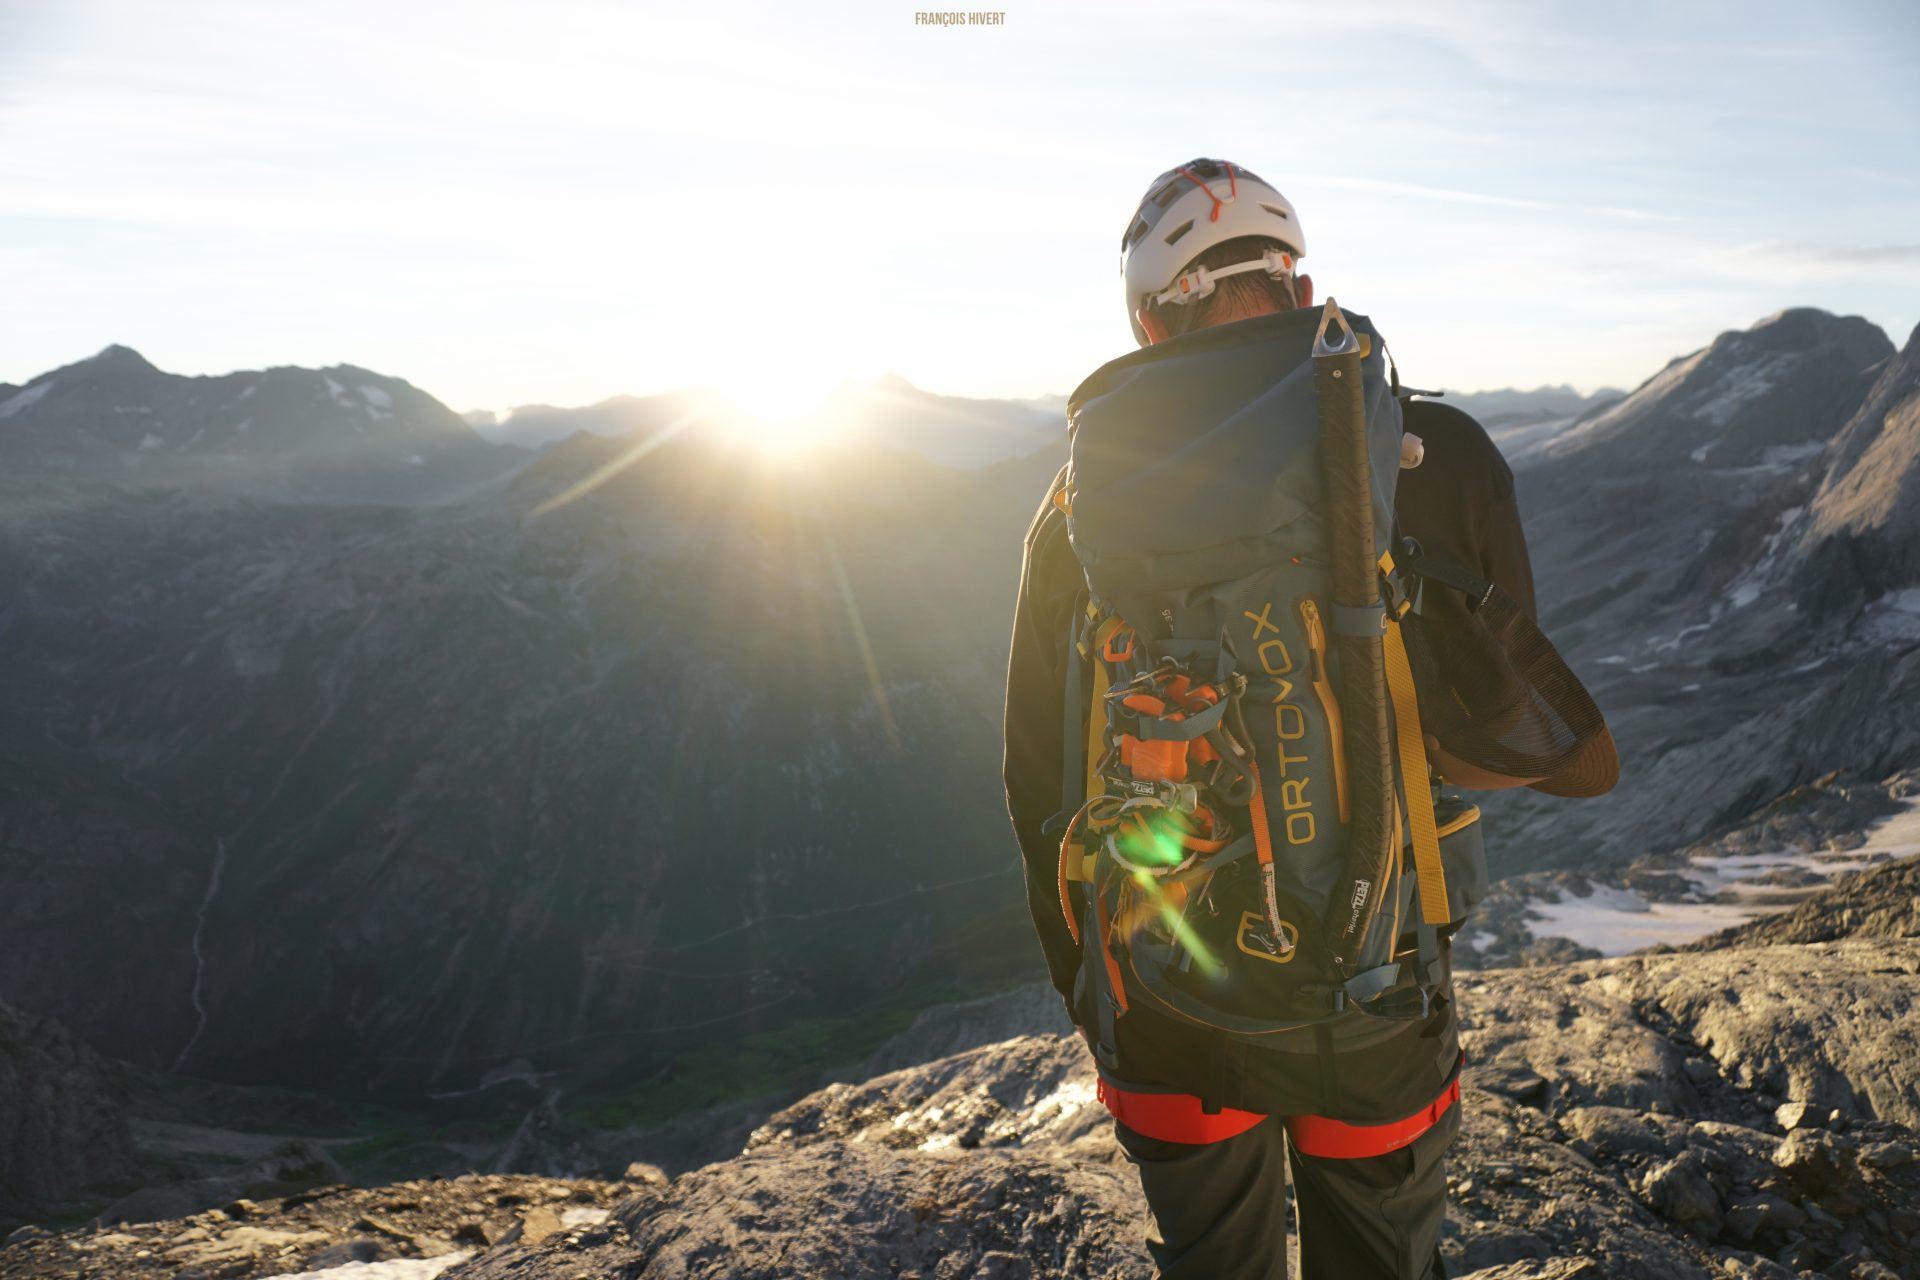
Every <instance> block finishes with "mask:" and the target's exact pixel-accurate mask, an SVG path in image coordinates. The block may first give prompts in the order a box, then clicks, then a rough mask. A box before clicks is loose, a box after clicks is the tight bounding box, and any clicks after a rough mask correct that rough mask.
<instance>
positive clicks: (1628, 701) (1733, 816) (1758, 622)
mask: <svg viewBox="0 0 1920 1280" xmlns="http://www.w3.org/2000/svg"><path fill="white" fill-rule="evenodd" d="M1917 354H1920V349H1916V347H1915V345H1914V344H1913V343H1912V342H1910V343H1909V344H1908V347H1907V349H1906V350H1905V351H1903V352H1899V353H1896V352H1894V351H1893V349H1892V346H1891V344H1890V343H1888V342H1887V340H1886V339H1885V337H1884V335H1882V334H1881V333H1880V332H1879V331H1878V330H1877V329H1875V328H1874V327H1873V326H1872V325H1870V324H1868V323H1867V322H1865V321H1863V320H1860V319H1858V318H1857V317H1844V318H1843V317H1836V316H1831V315H1828V314H1826V313H1824V312H1817V311H1810V310H1806V309H1796V310H1789V311H1785V312H1782V313H1779V314H1778V315H1776V316H1773V317H1769V318H1768V319H1766V320H1763V321H1761V322H1760V323H1759V324H1757V325H1755V326H1754V327H1753V328H1752V329H1749V330H1746V331H1743V332H1738V333H1730V334H1725V335H1722V337H1721V338H1719V339H1717V340H1716V341H1715V342H1714V343H1713V344H1711V345H1710V346H1708V347H1706V348H1703V349H1702V350H1701V351H1698V352H1695V353H1693V354H1692V355H1690V356H1686V357H1681V358H1679V359H1677V360H1675V361H1674V362H1673V363H1672V364H1670V365H1669V366H1668V367H1667V368H1666V369H1664V370H1662V371H1661V372H1660V373H1659V374H1657V375H1655V376H1654V377H1653V378H1651V379H1649V380H1648V381H1647V382H1646V383H1644V384H1643V385H1642V386H1640V387H1639V388H1636V389H1635V390H1634V391H1633V392H1632V393H1631V394H1629V395H1628V396H1627V397H1626V398H1625V399H1623V400H1622V401H1620V402H1619V403H1618V404H1616V405H1614V406H1613V407H1611V408H1609V409H1607V410H1605V411H1603V412H1601V413H1598V414H1595V415H1593V416H1591V417H1589V418H1588V419H1586V420H1584V421H1583V422H1582V423H1580V424H1579V425H1578V427H1577V428H1574V429H1569V430H1568V431H1567V432H1565V433H1563V434H1561V435H1560V436H1558V437H1557V438H1556V439H1555V440H1554V441H1553V443H1552V445H1551V447H1549V448H1547V449H1545V450H1544V451H1542V452H1541V453H1540V454H1538V455H1536V456H1534V457H1531V458H1525V459H1521V460H1520V461H1519V462H1517V463H1516V465H1515V482H1516V487H1517V490H1518V494H1519V498H1520V503H1521V511H1522V516H1523V519H1524V521H1525V523H1526V527H1527V531H1528V538H1529V543H1530V546H1531V551H1532V555H1533V564H1534V575H1535V580H1536V586H1537V592H1538V596H1539V601H1540V616H1541V623H1542V626H1543V628H1544V629H1545V630H1546V631H1547V633H1548V634H1549V635H1550V636H1552V637H1553V639H1554V641H1555V643H1556V645H1558V647H1559V648H1560V649H1561V651H1562V652H1563V654H1565V655H1566V657H1567V658H1568V661H1569V663H1570V665H1571V666H1572V667H1573V668H1574V670H1575V671H1576V672H1578V673H1579V674H1580V675H1581V677H1582V678H1583V680H1585V681H1586V683H1587V685H1588V687H1589V688H1590V689H1591V690H1592V692H1593V694H1594V697H1595V700H1596V701H1597V702H1598V703H1599V705H1600V706H1601V707H1602V708H1603V709H1604V710H1605V711H1606V713H1607V716H1608V721H1609V724H1610V725H1611V727H1612V729H1613V732H1614V736H1615V739H1616V740H1617V741H1618V743H1619V745H1620V749H1621V758H1622V769H1623V771H1622V777H1621V782H1620V785H1619V786H1618V788H1616V790H1615V791H1614V792H1613V794H1611V795H1609V796H1606V797H1602V798H1600V799H1598V800H1593V801H1583V802H1581V803H1579V804H1577V805H1567V804H1564V803H1562V802H1556V801H1553V800H1551V799H1549V798H1546V797H1542V796H1539V795H1537V794H1534V793H1504V794H1500V795H1495V796H1491V797H1489V798H1488V802H1487V804H1486V806H1485V807H1486V808H1487V810H1488V813H1489V817H1490V820H1491V822H1492V827H1491V838H1490V839H1489V848H1490V850H1492V851H1493V856H1494V857H1495V859H1496V872H1497V873H1505V872H1509V871H1514V870H1521V869H1532V868H1540V867H1547V868H1552V867H1571V866H1576V865H1578V864H1580V863H1582V862H1585V861H1589V860H1591V859H1593V858H1595V857H1596V856H1604V857H1605V858H1606V859H1608V860H1609V861H1616V862H1628V861H1632V860H1633V859H1635V858H1637V857H1641V856H1645V855H1647V854H1651V853H1657V852H1659V851H1661V850H1664V849H1668V848H1673V847H1676V846H1678V845H1681V844H1684V843H1686V842H1688V841H1690V840H1693V839H1696V838H1699V837H1701V836H1704V835H1707V834H1709V833H1711V832H1713V831H1714V830H1716V829H1718V828H1719V827H1721V826H1724V825H1725V824H1727V823H1729V822H1733V821H1737V820H1738V819H1740V818H1741V817H1742V816H1743V815H1745V814H1746V813H1748V812H1749V811H1750V810H1752V809H1753V808H1754V807H1755V806H1756V805H1758V804H1761V803H1763V802H1764V801H1766V800H1767V799H1768V798H1770V797H1772V796H1774V795H1777V794H1779V793H1781V792H1784V791H1787V790H1789V789H1790V788H1792V787H1794V786H1797V785H1799V784H1802V783H1805V782H1809V781H1812V780H1813V779H1815V778H1817V777H1820V776H1821V775H1823V774H1826V773H1829V772H1831V771H1833V770H1835V769H1843V768H1844V769H1850V770H1852V771H1854V772H1855V773H1857V774H1859V775H1861V776H1865V777H1874V778H1878V777H1883V776H1885V775H1887V774H1890V773H1893V772H1895V771H1897V770H1899V769H1901V768H1904V767H1907V766H1909V765H1911V764H1912V763H1914V762H1915V761H1916V760H1920V736H1916V731H1915V727H1914V725H1913V723H1912V722H1911V719H1910V717H1908V716H1906V715H1905V714H1903V713H1902V712H1901V711H1900V710H1899V708H1901V707H1903V706H1906V705H1910V700H1911V699H1912V698H1913V697H1915V696H1920V650H1917V649H1916V647H1915V645H1916V642H1920V615H1916V614H1915V613H1914V612H1912V611H1911V610H1910V608H1909V602H1908V600H1907V598H1906V597H1905V596H1903V595H1901V594H1900V591H1899V588H1901V587H1903V586H1905V585H1907V584H1908V582H1909V578H1908V576H1907V575H1906V572H1905V570H1904V569H1901V568H1899V567H1898V565H1897V564H1896V563H1895V562H1894V561H1893V560H1891V559H1883V560H1880V561H1876V562H1875V563H1876V565H1877V566H1878V567H1877V568H1876V569H1875V573H1876V574H1877V576H1876V577H1875V578H1874V579H1873V580H1874V581H1875V583H1876V584H1877V585H1876V587H1875V590H1874V592H1872V593H1867V592H1863V591H1857V590H1856V591H1854V592H1853V593H1852V594H1851V595H1846V596H1844V597H1843V596H1840V595H1836V596H1834V597H1833V598H1829V599H1817V598H1812V597H1808V596H1806V595H1805V590H1806V582H1807V581H1808V580H1807V579H1806V578H1805V577H1804V576H1800V575H1801V574H1803V573H1804V570H1800V569H1799V568H1798V566H1801V565H1811V564H1814V563H1815V562H1816V561H1818V560H1819V558H1820V557H1822V556H1824V555H1827V554H1830V553H1829V552H1825V551H1822V550H1821V549H1820V548H1821V547H1823V546H1827V545H1830V543H1831V539H1830V538H1829V535H1828V534H1827V533H1826V532H1824V531H1823V530H1819V529H1814V528H1811V527H1809V526H1806V525H1805V524H1804V521H1803V516H1804V512H1805V511H1806V510H1807V508H1808V504H1809V503H1810V502H1812V501H1813V500H1814V496H1815V494H1816V492H1817V491H1819V489H1820V487H1821V485H1822V484H1823V483H1825V481H1824V477H1825V476H1826V473H1827V471H1828V468H1829V464H1830V459H1831V458H1832V457H1834V456H1837V455H1838V454H1840V453H1844V452H1845V451H1846V449H1847V448H1848V446H1846V445H1843V444H1841V443H1840V442H1841V441H1842V439H1843V438H1846V437H1848V435H1849V432H1850V431H1851V432H1852V434H1853V436H1854V438H1857V437H1858V433H1859V429H1857V428H1850V423H1852V422H1854V421H1855V420H1856V418H1857V417H1858V416H1859V415H1860V414H1861V413H1862V406H1863V404H1865V403H1866V401H1867V400H1868V398H1869V393H1870V392H1872V391H1873V390H1874V388H1875V387H1876V385H1882V386H1885V387H1888V388H1894V387H1899V386H1903V385H1906V384H1905V383H1903V382H1902V381H1901V380H1900V378H1901V375H1899V374H1897V373H1895V372H1894V371H1895V370H1898V369H1901V368H1905V367H1908V366H1910V365H1911V364H1912V363H1913V362H1914V360H1915V359H1916V358H1917ZM1889 394H1891V392H1889ZM1868 412H1869V413H1871V412H1872V411H1870V410H1869V411H1868ZM1900 465H1903V464H1901V463H1900V462H1899V460H1898V459H1897V458H1892V457H1890V458H1889V459H1888V469H1887V471H1886V474H1884V475H1882V476H1881V478H1880V481H1879V483H1881V484H1884V485H1887V486H1890V487H1892V488H1894V489H1896V490H1897V489H1898V487H1899V486H1900V485H1902V484H1904V483H1906V480H1905V479H1904V478H1903V477H1904V473H1903V472H1901V471H1900V470H1899V469H1898V468H1899V466H1900ZM1549 832H1550V833H1551V839H1550V841H1543V837H1545V836H1546V835H1547V834H1548V833H1549Z"/></svg>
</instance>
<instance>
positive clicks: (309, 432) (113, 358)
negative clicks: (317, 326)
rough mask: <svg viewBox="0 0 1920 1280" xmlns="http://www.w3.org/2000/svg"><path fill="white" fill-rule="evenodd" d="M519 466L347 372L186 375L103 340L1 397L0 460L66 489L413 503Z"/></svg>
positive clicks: (386, 387)
mask: <svg viewBox="0 0 1920 1280" xmlns="http://www.w3.org/2000/svg"><path fill="white" fill-rule="evenodd" d="M525 458H526V454H525V451H524V450H521V449H518V448H515V447H512V446H507V445H496V444H491V443H489V442H487V441H485V440H483V439H481V438H480V437H479V436H478V435H476V434H474V432H473V431H472V430H471V429H470V428H469V427H468V426H467V424H466V423H465V421H463V420H462V419H461V418H460V417H459V415H457V414H455V413H454V412H453V411H452V410H450V409H448V408H447V407H446V406H445V405H443V404H441V403H440V402H439V401H437V400H435V399H434V398H433V397H432V396H430V395H427V394H426V393H425V392H423V391H420V390H418V389H417V388H415V387H413V386H412V385H411V384H409V383H407V382H404V381H402V380H401V379H398V378H391V377H387V376H384V375H382V374H377V373H374V372H372V371H370V370H366V369H360V368H356V367H354V366H352V365H334V366H331V367H329V368H326V369H296V368H275V369H265V370H251V371H245V372H239V373H230V374H225V375H222V376H219V377H197V378H190V377H181V376H179V375H176V374H169V373H163V372H162V371H160V370H159V369H157V368H155V367H154V366H153V365H152V364H150V363H149V362H148V361H147V360H146V358H145V357H143V356H142V355H141V354H140V353H139V352H137V351H134V350H133V349H132V348H130V347H123V346H109V347H106V348H105V349H103V350H102V351H100V352H99V353H98V354H96V355H94V356H91V357H89V358H87V359H85V360H80V361H76V362H75V363H73V364H70V365H65V366H62V367H61V368H58V369H54V370H50V371H49V372H47V373H43V374H41V375H40V376H39V377H36V378H33V379H31V380H29V381H28V382H27V383H26V384H25V385H24V386H21V387H17V388H8V389H7V390H6V391H5V392H3V393H0V465H3V466H5V467H6V468H7V469H8V470H9V471H12V472H14V473H15V474H33V473H39V474H43V475H46V476H49V477H57V478H59V479H61V480H66V481H74V480H79V481H90V482H96V483H106V484H115V485H126V486H135V487H143V488H152V487H171V488H181V487H185V488H204V489H209V490H213V491H216V492H222V493H234V494H247V495H256V496H261V497H269V498H275V499H280V500H304V501H332V502H340V501H350V502H388V503H405V504H412V503H419V502H427V501H444V500H446V499H449V498H452V497H457V496H460V495H462V494H466V493H471V492H474V491H477V490H478V489H480V488H483V487H484V486H485V485H487V484H488V483H489V482H492V481H494V480H497V479H499V478H500V477H502V476H504V475H506V474H507V473H509V472H511V471H512V470H514V469H515V468H517V467H518V466H520V465H521V464H522V463H523V462H524V461H525Z"/></svg>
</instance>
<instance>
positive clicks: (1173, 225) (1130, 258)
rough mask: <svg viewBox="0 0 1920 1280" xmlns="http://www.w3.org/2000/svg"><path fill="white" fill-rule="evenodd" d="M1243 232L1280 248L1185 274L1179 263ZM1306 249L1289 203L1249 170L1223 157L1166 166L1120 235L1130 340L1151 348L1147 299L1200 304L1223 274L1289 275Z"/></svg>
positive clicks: (1296, 218)
mask: <svg viewBox="0 0 1920 1280" xmlns="http://www.w3.org/2000/svg"><path fill="white" fill-rule="evenodd" d="M1243 236H1259V237H1260V238H1262V239H1265V240H1277V241H1279V242H1280V246H1281V247H1280V248H1276V249H1270V250H1268V251H1267V252H1266V253H1264V254H1262V255H1261V256H1260V257H1257V258H1252V259H1249V260H1248V261H1246V262H1238V263H1235V264H1233V265H1232V266H1228V267H1215V268H1213V269H1212V270H1211V271H1209V270H1207V269H1206V268H1203V267H1196V268H1194V269H1193V270H1192V271H1188V272H1185V273H1184V274H1183V273H1182V271H1181V268H1182V267H1184V266H1185V265H1186V264H1187V263H1189V262H1192V261H1193V260H1194V259H1195V258H1197V257H1199V256H1200V255H1201V254H1203V253H1205V252H1206V251H1207V250H1209V249H1211V248H1213V246H1215V245H1217V244H1224V243H1225V242H1227V241H1228V240H1238V239H1240V238H1241V237H1243ZM1306 252H1307V240H1306V237H1305V236H1304V235H1302V234H1301V231H1300V218H1299V215H1297V214H1296V213H1294V211H1293V204H1292V202H1291V201H1289V200H1288V199H1287V198H1286V197H1285V196H1283V195H1281V194H1280V193H1279V192H1278V191H1276V190H1274V189H1273V188H1272V187H1271V186H1269V185H1267V184H1266V183H1265V182H1263V181H1261V180H1260V179H1259V178H1258V177H1256V176H1254V175H1253V174H1251V173H1249V172H1247V171H1246V170H1245V169H1242V168H1240V167H1239V166H1238V165H1235V164H1230V163H1228V162H1227V161H1225V160H1206V159H1201V160H1190V161H1188V162H1187V163H1186V164H1183V165H1180V166H1178V167H1177V168H1173V169H1169V170H1167V171H1166V172H1165V173H1163V174H1161V175H1160V176H1159V177H1157V178H1155V179H1154V180H1153V183H1152V185H1150V186H1149V187H1148V188H1147V194H1146V195H1145V196H1143V197H1141V200H1140V207H1139V208H1138V209H1136V210H1135V211H1134V214H1133V217H1131V218H1129V219H1128V220H1127V231H1126V234H1125V235H1124V236H1122V237H1121V238H1120V276H1121V280H1122V282H1123V284H1124V285H1125V288H1126V301H1127V323H1128V324H1129V325H1131V326H1132V328H1133V340H1134V341H1135V342H1138V343H1139V344H1141V345H1142V346H1145V345H1146V342H1147V335H1146V333H1145V332H1144V331H1143V330H1142V329H1141V328H1140V321H1139V319H1138V318H1136V316H1135V312H1137V311H1139V310H1140V309H1141V308H1142V307H1145V306H1147V305H1148V304H1149V303H1156V304H1158V305H1161V306H1166V305H1175V306H1183V305H1185V304H1187V303H1189V302H1197V301H1199V300H1200V299H1201V298H1204V297H1206V296H1207V295H1208V294H1210V293H1212V292H1213V287H1214V282H1215V281H1217V280H1219V279H1220V278H1221V277H1222V276H1230V275H1238V274H1240V273H1241V272H1243V271H1265V272H1266V273H1267V274H1268V275H1271V276H1276V277H1285V276H1291V275H1292V274H1293V266H1294V259H1296V258H1302V257H1305V256H1306Z"/></svg>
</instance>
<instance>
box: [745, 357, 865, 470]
mask: <svg viewBox="0 0 1920 1280" xmlns="http://www.w3.org/2000/svg"><path fill="white" fill-rule="evenodd" d="M840 387H841V383H840V382H839V381H838V380H834V379H827V378H821V377H818V376H815V375H811V374H804V373H798V372H795V371H782V372H776V371H770V370H764V369H763V370H759V371H757V373H756V376H755V377H753V378H752V379H750V380H745V381H742V382H740V383H737V384H734V385H732V386H729V387H728V388H727V399H728V400H729V401H731V402H732V404H733V408H734V410H735V413H734V415H733V420H732V421H731V422H729V423H728V428H729V430H730V432H731V433H732V434H733V435H734V436H735V437H736V438H738V439H739V440H740V441H741V442H742V443H745V444H748V445H751V446H752V447H754V448H756V449H762V450H765V451H767V452H771V453H791V452H795V451H798V450H804V449H809V448H813V447H815V446H817V445H820V444H824V443H825V442H827V441H828V440H830V439H832V438H833V436H834V435H835V434H836V432H837V431H838V429H839V427H840V426H841V423H840V416H841V415H840V414H839V413H837V412H835V408H836V405H835V401H836V400H837V399H838V397H837V395H836V392H837V391H838V390H839V389H840Z"/></svg>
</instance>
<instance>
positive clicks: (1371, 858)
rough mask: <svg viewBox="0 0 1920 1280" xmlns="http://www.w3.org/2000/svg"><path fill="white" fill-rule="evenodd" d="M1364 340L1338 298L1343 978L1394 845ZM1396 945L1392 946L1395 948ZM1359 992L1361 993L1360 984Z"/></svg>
mask: <svg viewBox="0 0 1920 1280" xmlns="http://www.w3.org/2000/svg"><path fill="white" fill-rule="evenodd" d="M1362 354H1363V353H1362V351H1361V348H1360V339H1359V338H1358V336H1356V335H1355V333H1354V331H1353V327H1352V326H1351V325H1349V324H1348V323H1347V318H1346V316H1344V315H1342V314H1341V312H1340V308H1339V307H1338V306H1337V305H1336V304H1335V303H1334V300H1333V299H1332V298H1328V299H1327V305H1326V307H1325V308H1324V309H1323V310H1322V311H1321V313H1320V328H1319V330H1318V332H1316V333H1315V334H1314V338H1313V389H1314V394H1315V397H1316V399H1317V400H1318V403H1319V417H1320V456H1321V466H1322V468H1323V470H1324V477H1325V481H1326V491H1327V506H1328V510H1329V515H1330V523H1331V530H1330V532H1331V542H1332V551H1331V560H1332V564H1331V569H1332V576H1333V608H1332V609H1331V610H1329V611H1328V612H1329V614H1330V615H1331V617H1330V621H1331V623H1332V627H1331V630H1332V631H1333V644H1334V652H1335V654H1336V655H1337V661H1338V663H1339V668H1338V669H1339V673H1340V682H1339V698H1340V718H1341V721H1342V723H1343V725H1344V727H1345V733H1344V735H1343V736H1344V737H1345V739H1346V756H1347V777H1348V779H1349V780H1350V782H1351V784H1352V790H1351V792H1350V794H1351V796H1352V806H1351V812H1350V820H1349V822H1348V825H1347V831H1346V858H1345V860H1344V862H1343V864H1342V866H1341V871H1340V880H1339V882H1338V884H1337V885H1336V887H1335V891H1334V895H1333V898H1332V899H1331V900H1330V901H1329V903H1328V906H1327V916H1326V919H1325V920H1324V921H1322V927H1323V930H1324V933H1325V936H1326V942H1327V954H1328V958H1329V959H1330V960H1331V961H1332V963H1333V967H1334V972H1335V973H1336V974H1338V975H1339V977H1340V979H1341V981H1342V982H1343V983H1345V982H1347V981H1349V980H1350V979H1351V978H1353V977H1354V975H1355V972H1356V970H1357V969H1358V967H1359V964H1360V962H1361V951H1362V948H1363V947H1364V946H1365V944H1366V939H1367V933H1368V930H1369V927H1370V926H1371V925H1372V924H1373V918H1374V916H1375V915H1377V914H1378V913H1379V911H1380V908H1381V904H1382V903H1383V902H1384V901H1385V899H1386V896H1387V893H1388V890H1389V884H1388V881H1389V879H1390V878H1391V876H1392V873H1393V867H1394V860H1395V859H1396V858H1397V857H1398V856H1399V850H1398V849H1396V848H1395V847H1394V843H1395V841H1394V814H1395V809H1396V805H1397V801H1396V799H1395V796H1394V783H1393V765H1392V754H1391V752H1392V744H1391V740H1390V738H1389V736H1388V728H1387V671H1386V654H1385V651H1384V648H1383V644H1382V640H1383V637H1384V635H1385V632H1386V627H1387V615H1386V610H1385V608H1384V607H1383V606H1382V604H1381V600H1380V577H1379V573H1380V571H1379V560H1378V552H1377V551H1376V550H1375V547H1374V527H1373V525H1374V521H1373V462H1372V456H1371V454H1370V452H1369V450H1368V447H1367V446H1368V441H1367V404H1366V396H1365V394H1364V392H1363V390H1362V387H1361V378H1360V362H1361V359H1362ZM1389 950H1391V948H1389ZM1354 994H1355V995H1361V994H1362V993H1359V992H1355V993H1354Z"/></svg>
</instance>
